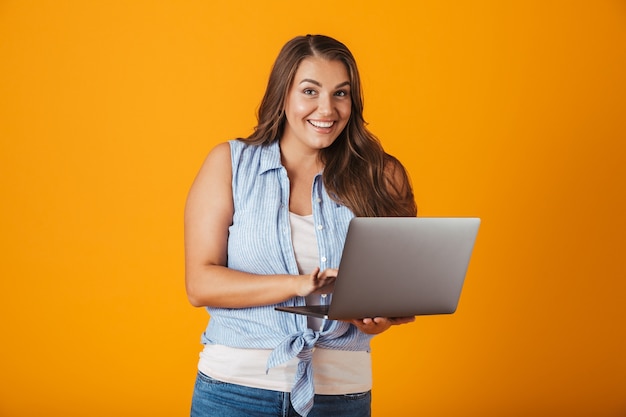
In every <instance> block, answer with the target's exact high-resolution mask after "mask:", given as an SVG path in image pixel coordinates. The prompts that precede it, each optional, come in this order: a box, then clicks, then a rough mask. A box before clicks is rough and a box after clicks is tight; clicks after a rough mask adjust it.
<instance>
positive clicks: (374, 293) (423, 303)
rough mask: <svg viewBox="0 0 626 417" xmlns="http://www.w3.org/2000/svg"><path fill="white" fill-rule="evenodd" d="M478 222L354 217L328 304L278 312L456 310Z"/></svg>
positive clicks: (343, 314)
mask: <svg viewBox="0 0 626 417" xmlns="http://www.w3.org/2000/svg"><path fill="white" fill-rule="evenodd" d="M479 225H480V219H479V218H469V217H457V218H442V217H356V218H354V219H352V221H351V222H350V225H349V227H348V234H347V236H346V243H345V246H344V249H343V254H342V257H341V263H340V265H339V273H338V275H337V280H336V281H335V289H334V292H333V294H332V295H329V296H328V297H325V299H326V300H328V303H327V304H326V305H307V306H299V307H298V306H295V307H276V310H279V311H285V312H289V313H296V314H304V315H307V316H313V317H321V318H326V319H331V320H341V319H355V318H364V317H407V316H418V315H433V314H452V313H454V312H455V311H456V309H457V306H458V303H459V298H460V296H461V289H462V288H463V282H464V280H465V275H466V272H467V269H468V266H469V261H470V257H471V254H472V250H473V248H474V242H475V240H476V234H477V233H478V227H479ZM322 299H324V298H323V297H322Z"/></svg>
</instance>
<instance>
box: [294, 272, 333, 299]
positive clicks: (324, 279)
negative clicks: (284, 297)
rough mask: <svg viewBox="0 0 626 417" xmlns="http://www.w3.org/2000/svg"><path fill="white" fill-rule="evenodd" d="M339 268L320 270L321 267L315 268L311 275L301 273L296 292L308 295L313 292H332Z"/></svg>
mask: <svg viewBox="0 0 626 417" xmlns="http://www.w3.org/2000/svg"><path fill="white" fill-rule="evenodd" d="M337 272H338V271H337V269H335V268H328V269H325V270H324V271H321V272H320V269H319V268H315V269H314V270H313V272H311V273H310V274H309V275H300V276H299V277H297V278H296V279H297V280H298V281H297V283H296V285H297V289H296V294H297V295H299V296H301V297H306V296H307V295H311V294H330V293H332V292H333V289H334V287H335V279H337Z"/></svg>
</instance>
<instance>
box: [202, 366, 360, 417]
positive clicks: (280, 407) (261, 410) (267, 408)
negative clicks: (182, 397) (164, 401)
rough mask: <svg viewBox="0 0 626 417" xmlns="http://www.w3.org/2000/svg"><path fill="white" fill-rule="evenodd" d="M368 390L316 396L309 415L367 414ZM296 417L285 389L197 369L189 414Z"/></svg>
mask: <svg viewBox="0 0 626 417" xmlns="http://www.w3.org/2000/svg"><path fill="white" fill-rule="evenodd" d="M371 400H372V396H371V392H370V391H367V392H363V393H358V394H347V395H315V400H314V402H315V403H314V405H313V410H312V411H311V412H310V413H309V415H308V417H328V416H333V417H370V416H371ZM251 416H258V417H299V416H300V414H298V413H297V412H296V411H295V410H294V409H293V407H292V406H291V401H290V395H289V393H288V392H280V391H270V390H265V389H259V388H250V387H244V386H241V385H236V384H230V383H227V382H221V381H218V380H216V379H213V378H211V377H209V376H206V375H204V374H203V373H202V372H198V376H197V378H196V386H195V389H194V393H193V399H192V401H191V417H251Z"/></svg>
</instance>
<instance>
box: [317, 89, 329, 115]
mask: <svg viewBox="0 0 626 417" xmlns="http://www.w3.org/2000/svg"><path fill="white" fill-rule="evenodd" d="M317 112H318V113H319V115H320V116H330V115H332V114H333V102H332V98H331V96H330V95H329V94H320V95H319V98H318V102H317Z"/></svg>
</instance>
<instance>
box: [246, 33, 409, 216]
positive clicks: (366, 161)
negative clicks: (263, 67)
mask: <svg viewBox="0 0 626 417" xmlns="http://www.w3.org/2000/svg"><path fill="white" fill-rule="evenodd" d="M307 57H319V58H323V59H327V60H331V61H340V62H342V63H343V64H344V65H345V66H346V69H347V71H348V77H349V79H350V96H351V103H352V106H351V107H352V109H351V115H350V119H349V120H348V124H347V125H346V127H345V128H344V130H343V131H342V132H341V134H340V135H339V136H338V137H337V139H336V140H335V141H334V142H333V144H332V145H330V146H329V147H327V148H325V149H322V150H321V151H320V160H321V162H322V163H323V164H324V171H323V173H322V178H323V181H324V186H325V187H326V189H327V190H328V193H329V195H330V196H331V197H332V198H333V199H334V200H335V201H337V202H338V203H340V204H343V205H345V206H346V207H348V208H349V209H350V210H352V212H353V213H354V214H355V215H356V216H359V217H376V216H415V215H416V214H417V207H416V205H415V200H414V196H413V190H412V187H411V184H410V180H409V177H408V175H407V173H406V170H405V169H404V167H403V166H402V164H401V163H400V162H399V161H398V160H397V159H396V158H394V157H393V156H391V155H389V154H387V153H386V152H385V151H384V150H383V147H382V145H381V144H380V141H379V140H378V138H377V137H376V136H375V135H374V134H372V133H371V132H370V131H369V130H368V129H367V127H366V122H365V120H364V118H363V95H362V89H361V79H360V76H359V71H358V69H357V65H356V61H355V59H354V57H353V55H352V53H351V52H350V50H349V49H348V48H347V47H346V46H345V45H344V44H343V43H341V42H339V41H337V40H335V39H333V38H330V37H328V36H324V35H306V36H298V37H296V38H294V39H292V40H290V41H289V42H287V43H286V44H285V45H284V46H283V48H282V49H281V51H280V53H279V54H278V57H277V58H276V61H275V62H274V66H273V68H272V71H271V73H270V77H269V81H268V84H267V88H266V90H265V94H264V96H263V99H262V101H261V105H260V106H259V110H258V114H257V117H258V124H257V126H256V127H255V129H254V132H253V133H252V134H251V135H250V136H248V137H247V138H246V139H243V140H245V141H246V142H248V143H252V144H256V145H266V144H270V143H272V142H274V141H276V140H279V139H280V138H281V136H282V135H283V132H284V129H285V124H286V120H287V118H286V116H285V101H286V97H287V93H288V91H289V89H290V87H291V84H292V82H293V80H294V77H295V74H296V71H297V70H298V66H299V65H300V62H302V60H303V59H305V58H307Z"/></svg>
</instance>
